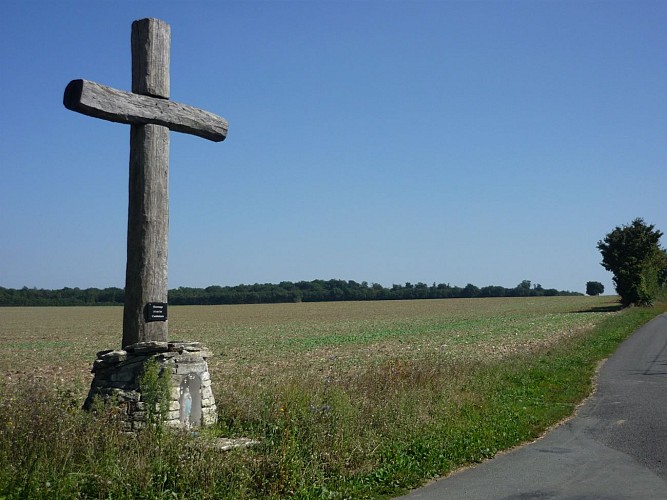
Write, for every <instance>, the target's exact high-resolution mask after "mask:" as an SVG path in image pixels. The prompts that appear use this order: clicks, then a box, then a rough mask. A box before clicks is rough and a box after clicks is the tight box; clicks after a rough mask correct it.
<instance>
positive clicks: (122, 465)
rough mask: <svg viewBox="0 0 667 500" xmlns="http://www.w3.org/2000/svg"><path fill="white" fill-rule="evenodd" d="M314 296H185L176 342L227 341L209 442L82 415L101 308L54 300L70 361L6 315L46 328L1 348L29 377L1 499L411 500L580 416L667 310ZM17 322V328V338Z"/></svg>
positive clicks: (0, 476) (20, 391) (1, 465)
mask: <svg viewBox="0 0 667 500" xmlns="http://www.w3.org/2000/svg"><path fill="white" fill-rule="evenodd" d="M564 299H566V300H564ZM303 306H306V307H303ZM308 306H309V305H306V304H288V305H282V306H271V307H261V306H260V307H253V306H243V307H240V308H235V307H229V306H226V307H225V306H223V307H220V308H216V307H211V308H209V307H202V308H183V309H180V310H179V308H174V309H175V310H176V311H175V312H173V313H172V317H174V320H172V319H170V328H171V332H172V337H173V338H176V337H180V338H187V339H192V340H195V339H196V340H203V341H204V342H205V343H206V344H208V345H209V346H211V347H213V350H214V352H216V354H217V356H216V358H213V359H212V360H211V372H212V376H213V381H214V384H215V386H214V388H215V390H216V394H215V396H216V401H217V402H218V407H219V409H220V410H219V411H220V415H219V416H220V424H219V426H218V427H216V428H214V429H210V430H207V431H205V432H201V433H200V434H199V436H198V437H196V438H193V437H192V436H191V435H188V434H174V433H157V432H150V431H147V432H143V433H141V434H138V435H136V436H126V435H124V434H122V432H120V427H119V426H118V425H117V424H118V422H117V418H118V416H117V415H115V414H114V412H113V411H111V410H110V411H108V412H105V413H103V414H101V415H98V416H93V415H91V414H86V413H84V412H82V411H80V410H79V407H80V402H81V400H80V390H81V387H80V386H81V384H83V385H84V387H85V382H86V380H85V379H84V380H80V381H79V382H78V384H77V383H74V381H75V380H76V379H77V377H80V376H81V375H80V372H79V368H72V366H75V367H78V364H79V363H82V364H83V365H87V366H88V367H89V366H90V362H91V360H92V359H93V356H94V350H100V349H102V348H104V347H108V344H107V345H104V344H102V345H99V341H100V338H98V339H97V345H96V343H95V341H94V340H92V341H91V340H90V332H91V328H92V329H94V328H96V327H95V326H94V325H95V322H89V323H88V324H87V326H86V328H83V320H84V319H85V317H86V316H85V315H86V313H85V311H81V310H78V309H76V310H72V312H71V313H70V314H72V315H73V317H75V319H72V320H67V319H66V318H65V316H59V315H60V314H63V315H66V312H67V311H66V310H64V311H65V312H63V313H61V311H63V310H62V309H58V310H52V311H50V314H49V315H48V316H49V317H51V318H54V316H55V320H54V321H53V325H54V326H53V328H54V329H56V330H58V331H59V332H61V336H62V337H63V338H61V339H59V341H72V342H75V343H76V344H77V346H78V347H77V348H76V349H75V350H74V352H72V350H71V349H70V348H69V347H66V346H62V347H57V346H54V347H53V349H63V350H65V351H68V352H66V353H63V359H64V360H69V362H68V363H66V362H63V359H60V360H59V359H55V360H50V362H52V363H54V364H53V365H50V366H48V364H47V363H46V361H47V360H45V359H44V358H43V352H42V350H41V349H39V347H38V346H30V347H26V346H23V345H22V343H32V342H38V343H39V342H44V343H49V342H54V341H55V339H54V338H53V335H50V334H49V335H47V334H45V333H44V332H45V330H44V329H42V328H41V326H39V325H38V327H33V326H31V324H30V321H29V318H30V315H28V314H26V312H25V311H22V310H12V311H9V310H5V311H3V310H0V319H2V315H3V314H5V318H7V319H11V318H13V320H12V321H7V322H0V325H6V324H13V325H15V328H22V331H23V333H24V336H26V335H27V336H28V337H29V338H28V339H18V338H15V339H14V341H15V342H16V344H20V345H19V347H18V348H17V354H16V356H17V357H15V358H14V359H13V364H12V363H11V362H10V361H7V360H6V359H5V360H0V363H5V364H6V365H5V366H2V365H1V364H0V368H3V369H4V370H5V371H6V373H8V374H10V375H11V380H9V377H6V378H5V381H4V382H1V383H0V392H1V394H2V397H1V399H0V498H2V497H3V496H4V497H6V498H58V497H61V498H71V497H76V496H80V497H89V498H283V497H291V496H295V497H297V498H378V497H381V496H390V495H395V494H397V493H400V492H401V491H404V490H406V489H409V488H412V487H415V486H417V485H419V484H421V483H423V482H424V481H425V480H428V479H429V478H432V477H436V476H439V475H443V474H446V473H448V472H450V471H452V470H455V469H456V468H458V467H461V466H463V465H466V464H469V463H474V462H478V461H481V460H483V459H485V458H488V457H492V456H494V455H495V454H496V453H497V452H498V451H499V450H503V449H507V448H509V447H512V446H516V445H518V444H520V443H522V442H525V441H529V440H532V439H534V438H535V437H537V436H538V435H539V434H540V433H542V432H544V430H545V429H547V428H548V427H549V426H551V425H553V424H554V423H556V422H558V421H559V420H561V419H563V418H565V417H566V416H568V415H570V414H571V413H572V412H573V410H574V409H575V407H576V405H577V404H578V403H579V402H580V401H581V400H582V399H583V398H584V397H585V396H586V395H588V394H589V393H590V391H591V380H592V377H593V375H594V372H595V368H596V366H597V364H598V362H599V361H600V360H601V359H604V358H605V357H607V356H608V355H609V354H610V353H611V352H613V350H614V349H615V348H616V347H617V345H618V344H619V343H620V342H621V341H622V340H623V339H624V338H625V337H626V336H627V335H628V334H629V333H631V332H632V331H634V330H635V329H636V328H637V327H638V326H639V325H641V324H642V323H644V322H645V321H647V320H648V319H650V318H651V317H653V316H654V315H656V314H658V313H659V312H661V311H662V310H664V307H663V308H662V309H661V308H654V309H637V308H633V309H627V310H624V311H622V312H610V310H611V309H613V301H612V300H610V299H609V298H585V297H582V298H559V297H555V298H544V299H539V300H534V299H500V300H498V299H491V300H481V299H473V300H468V301H463V300H462V301H456V300H451V301H414V302H402V303H389V304H385V303H363V304H348V305H347V306H346V305H345V304H329V305H327V304H320V305H315V306H313V307H308ZM106 309H114V308H106ZM170 312H171V311H170ZM100 314H102V312H100ZM21 315H23V316H21ZM94 317H95V318H97V320H98V321H99V322H100V323H99V324H100V325H102V324H109V319H108V318H105V317H100V316H94ZM17 318H18V319H17ZM21 318H22V319H23V321H21V320H20V319H21ZM79 321H81V322H82V323H79ZM172 321H173V322H172ZM91 325H92V326H91ZM3 328H5V329H4V330H3ZM175 330H176V334H174V331H175ZM12 332H13V330H12V329H8V328H6V327H2V326H0V340H2V339H3V337H5V338H4V341H5V343H6V344H7V343H8V342H10V341H11V339H10V338H8V337H11V336H12V335H15V334H14V333H12ZM51 332H52V333H54V331H53V329H52V330H51ZM197 332H201V333H200V334H199V333H197ZM104 335H106V336H102V339H101V340H102V341H108V342H111V335H110V334H108V333H106V334H104ZM111 347H113V345H111ZM90 352H92V355H91V356H90V358H89V359H86V357H87V356H88V355H89V353H90ZM21 356H22V357H21ZM39 356H42V357H39ZM54 356H57V351H56V353H54ZM37 359H40V360H41V361H42V364H41V366H34V367H33V368H34V370H33V372H30V371H29V369H28V368H26V366H25V363H27V362H32V363H36V361H35V360H37ZM65 365H66V366H65ZM59 366H60V367H62V368H63V370H58V369H57V368H58V367H59ZM47 375H49V376H47ZM58 377H60V378H62V379H63V381H62V382H61V381H60V378H58ZM219 435H224V436H245V437H252V438H255V439H258V440H259V441H260V444H259V445H257V446H254V447H252V448H249V449H243V450H237V451H233V452H228V453H221V452H219V451H216V450H215V449H213V448H212V447H210V446H207V445H206V443H207V442H209V440H211V439H214V438H215V437H216V436H219Z"/></svg>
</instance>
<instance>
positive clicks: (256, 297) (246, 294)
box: [0, 279, 581, 306]
mask: <svg viewBox="0 0 667 500" xmlns="http://www.w3.org/2000/svg"><path fill="white" fill-rule="evenodd" d="M556 295H581V294H580V293H577V292H569V291H560V290H556V289H554V288H543V287H542V285H540V284H535V285H533V284H532V283H531V282H530V281H529V280H523V281H522V282H521V283H519V284H518V285H517V286H515V287H514V288H505V287H502V286H485V287H482V288H480V287H477V286H475V285H473V284H470V283H469V284H467V285H466V286H465V287H458V286H452V285H450V284H448V283H440V284H436V283H433V284H432V285H427V284H426V283H422V282H419V283H415V284H412V283H409V282H408V283H405V284H402V285H396V284H394V285H392V286H391V288H387V287H384V286H382V285H380V284H378V283H372V284H369V283H368V282H366V281H362V282H361V283H357V282H356V281H351V280H350V281H346V280H339V279H331V280H326V281H325V280H313V281H298V282H296V283H293V282H291V281H283V282H281V283H279V284H272V283H264V284H259V283H256V284H254V285H237V286H209V287H206V288H191V287H179V288H175V289H173V290H169V299H168V300H169V303H170V304H172V305H217V304H267V303H283V302H331V301H359V300H412V299H453V298H478V297H542V296H556ZM124 298H125V294H124V291H123V289H122V288H104V289H98V288H85V289H80V288H63V289H61V290H44V289H37V288H28V287H23V288H21V289H12V288H2V287H0V306H83V305H121V304H123V301H124Z"/></svg>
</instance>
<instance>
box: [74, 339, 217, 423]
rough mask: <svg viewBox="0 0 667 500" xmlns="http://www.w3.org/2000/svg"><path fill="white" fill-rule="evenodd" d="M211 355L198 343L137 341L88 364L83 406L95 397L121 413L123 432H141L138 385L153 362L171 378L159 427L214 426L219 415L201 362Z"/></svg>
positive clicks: (141, 405) (144, 418) (142, 414)
mask: <svg viewBox="0 0 667 500" xmlns="http://www.w3.org/2000/svg"><path fill="white" fill-rule="evenodd" d="M210 356H211V352H210V351H208V350H207V349H206V348H205V347H203V346H202V345H201V344H200V343H199V342H140V343H138V344H133V345H131V346H127V347H126V348H125V349H123V350H109V351H101V352H99V353H97V359H96V360H95V362H94V363H93V369H92V372H93V373H94V374H95V378H94V379H93V382H92V383H91V385H90V391H89V392H88V397H87V398H86V402H85V403H84V406H83V407H84V409H86V410H89V409H91V408H92V406H93V401H94V399H95V398H96V397H99V398H101V399H102V401H104V402H105V403H106V402H113V403H115V404H116V405H117V406H119V407H120V408H121V409H122V410H123V420H124V421H125V423H126V428H127V430H129V431H134V430H137V429H141V428H143V427H145V426H146V421H147V417H148V415H147V411H146V404H145V399H144V397H143V395H142V394H141V389H140V384H139V381H140V379H141V376H142V374H143V372H144V365H145V364H146V362H148V361H149V360H151V359H154V360H155V361H157V363H158V364H159V366H160V368H161V371H164V372H166V373H167V374H169V375H170V385H171V394H170V399H169V406H168V408H169V411H168V412H167V415H166V418H165V421H164V423H165V424H166V425H168V426H170V427H175V428H184V429H188V428H191V427H199V426H205V425H211V424H214V423H216V422H217V420H218V413H217V408H216V406H215V400H214V398H213V392H212V391H211V376H210V375H209V373H208V365H207V363H206V359H207V358H209V357H210Z"/></svg>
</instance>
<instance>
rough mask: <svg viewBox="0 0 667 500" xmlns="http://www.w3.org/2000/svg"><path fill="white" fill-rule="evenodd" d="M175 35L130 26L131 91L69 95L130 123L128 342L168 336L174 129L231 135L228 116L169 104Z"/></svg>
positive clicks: (163, 27) (81, 83)
mask: <svg viewBox="0 0 667 500" xmlns="http://www.w3.org/2000/svg"><path fill="white" fill-rule="evenodd" d="M170 32H171V30H170V27H169V25H168V24H167V23H165V22H164V21H160V20H159V19H141V20H139V21H135V22H134V23H132V93H130V92H123V91H121V90H116V89H112V88H110V87H106V86H104V85H100V84H98V83H93V82H89V81H87V80H73V81H71V82H70V83H69V85H67V88H66V89H65V95H64V98H63V102H64V104H65V107H66V108H67V109H70V110H72V111H77V112H79V113H83V114H85V115H88V116H93V117H96V118H102V119H104V120H109V121H113V122H118V123H126V124H129V125H131V127H130V183H129V184H130V186H129V208H128V223H127V268H126V273H125V308H124V310H123V344H122V345H123V347H126V346H128V345H131V344H135V343H137V342H152V341H158V342H166V341H167V233H168V227H169V191H168V185H169V183H168V179H169V130H174V131H177V132H184V133H186V134H193V135H197V136H200V137H204V138H205V139H209V140H212V141H216V142H218V141H222V140H224V139H225V137H226V136H227V121H226V120H225V119H223V118H221V117H219V116H217V115H214V114H212V113H209V112H207V111H203V110H201V109H197V108H193V107H191V106H186V105H184V104H178V103H175V102H171V101H169V49H170V45H171V34H170Z"/></svg>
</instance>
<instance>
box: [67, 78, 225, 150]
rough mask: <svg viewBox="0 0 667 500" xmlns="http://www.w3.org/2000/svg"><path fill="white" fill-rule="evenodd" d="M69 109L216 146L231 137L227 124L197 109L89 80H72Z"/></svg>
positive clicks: (68, 98) (68, 100) (68, 102)
mask: <svg viewBox="0 0 667 500" xmlns="http://www.w3.org/2000/svg"><path fill="white" fill-rule="evenodd" d="M63 104H64V105H65V107H66V108H67V109H70V110H72V111H77V112H79V113H82V114H84V115H88V116H93V117H95V118H102V119H104V120H109V121H112V122H117V123H125V124H130V125H138V124H149V123H150V124H154V125H161V126H164V127H168V128H169V129H170V130H173V131H174V132H182V133H185V134H191V135H196V136H199V137H203V138H204V139H208V140H210V141H214V142H220V141H223V140H224V139H225V138H226V137H227V128H228V124H227V120H225V119H224V118H221V117H220V116H218V115H215V114H213V113H209V112H208V111H204V110H202V109H199V108H195V107H193V106H188V105H186V104H180V103H177V102H172V101H169V100H166V99H160V98H155V97H149V96H145V95H139V94H133V93H131V92H124V91H122V90H117V89H114V88H111V87H107V86H106V85H101V84H99V83H95V82H90V81H88V80H72V81H71V82H70V83H69V85H67V88H66V89H65V94H64V96H63Z"/></svg>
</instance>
